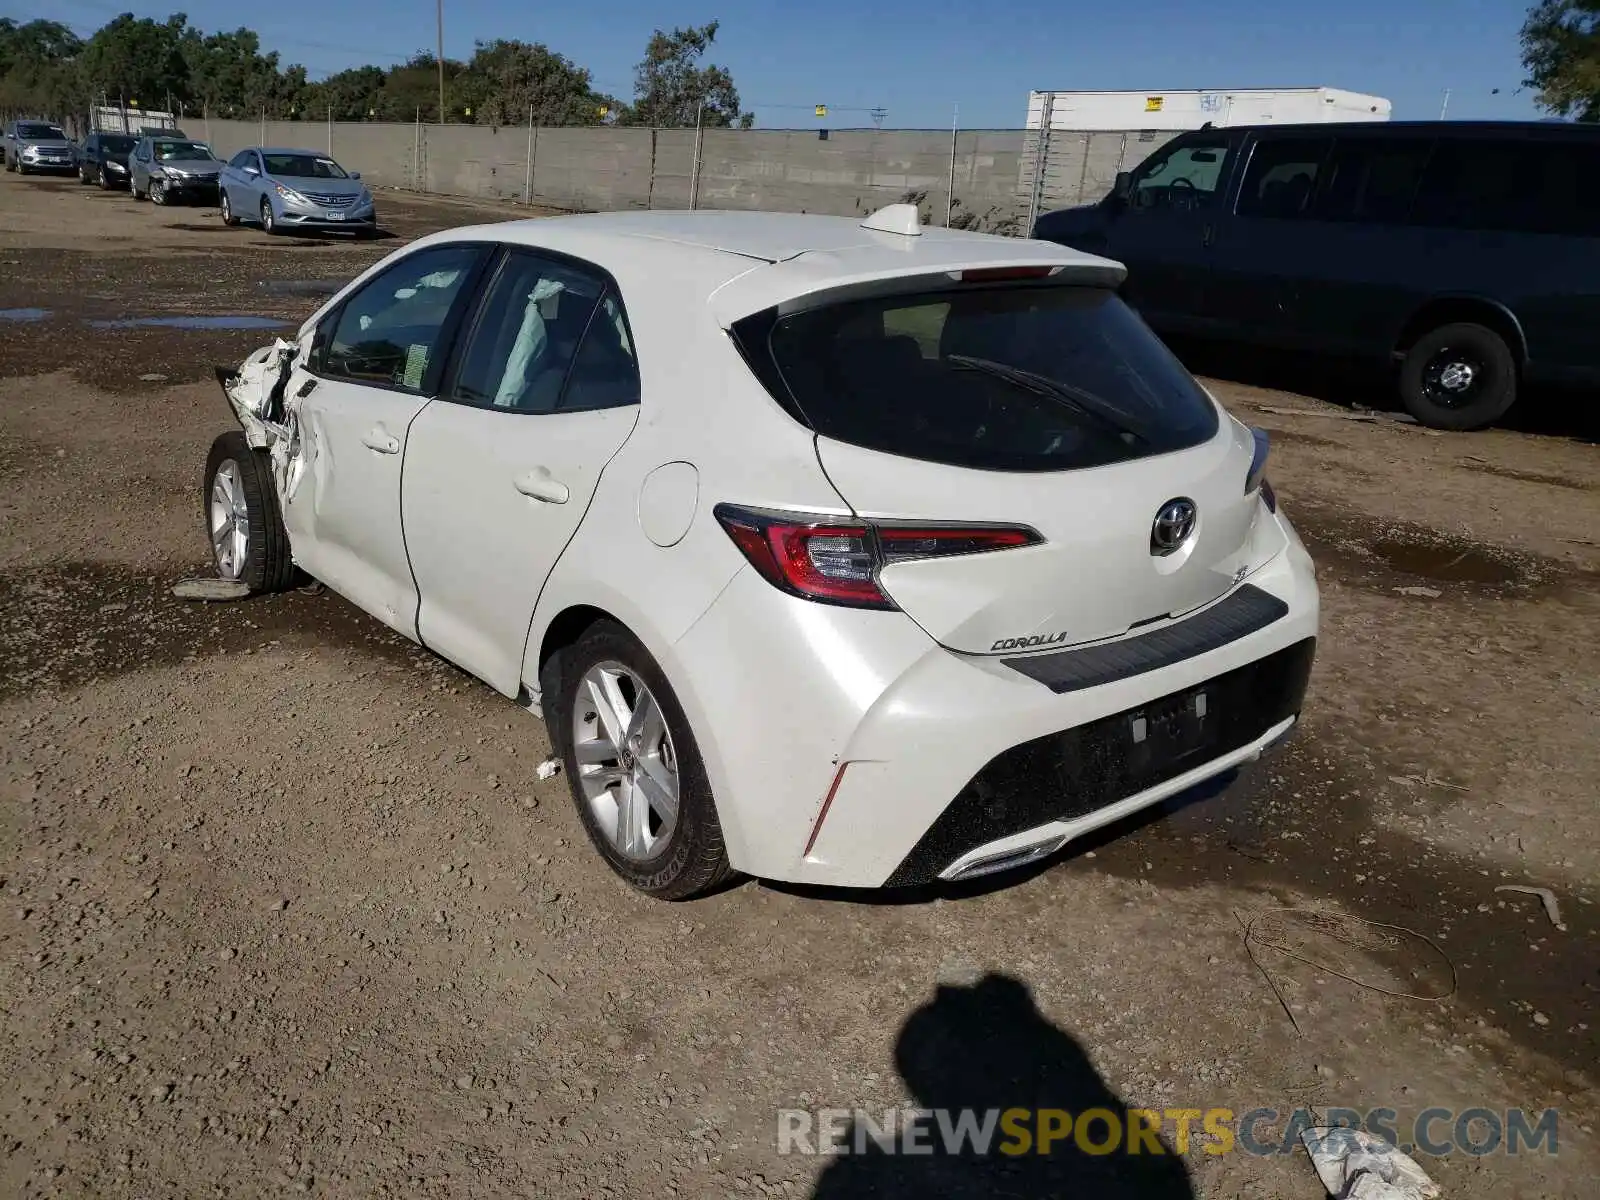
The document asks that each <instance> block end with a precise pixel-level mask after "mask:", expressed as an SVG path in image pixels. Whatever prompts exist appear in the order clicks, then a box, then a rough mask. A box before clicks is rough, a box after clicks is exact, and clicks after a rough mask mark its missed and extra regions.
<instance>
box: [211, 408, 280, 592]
mask: <svg viewBox="0 0 1600 1200" xmlns="http://www.w3.org/2000/svg"><path fill="white" fill-rule="evenodd" d="M200 508H201V511H202V512H203V513H204V514H205V523H206V537H207V539H208V540H209V541H210V543H211V560H212V562H213V563H214V564H215V565H216V568H217V577H218V578H220V579H237V580H242V581H243V582H244V583H245V584H247V585H248V586H249V588H250V590H251V591H252V592H281V591H284V590H285V589H286V588H288V587H289V586H290V584H292V583H293V582H294V579H295V566H294V559H293V557H292V556H291V554H290V550H289V532H288V530H286V529H285V528H284V527H283V516H282V514H281V512H280V511H279V509H278V493H277V491H276V489H275V488H274V487H273V483H272V467H271V460H270V459H269V458H268V457H267V452H266V451H265V450H255V449H252V448H251V446H250V443H249V442H247V441H245V437H244V434H243V433H241V432H239V431H238V430H234V431H233V432H231V433H224V434H222V435H221V436H220V437H218V438H217V440H216V441H214V442H212V443H211V453H210V455H208V456H207V458H206V479H205V487H204V490H203V491H202V492H201V494H200Z"/></svg>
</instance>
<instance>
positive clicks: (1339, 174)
mask: <svg viewBox="0 0 1600 1200" xmlns="http://www.w3.org/2000/svg"><path fill="white" fill-rule="evenodd" d="M1432 149H1433V139H1432V138H1404V137H1360V138H1342V139H1340V141H1339V142H1338V144H1337V145H1336V146H1335V147H1334V151H1333V157H1332V158H1331V159H1330V160H1329V161H1328V165H1327V168H1326V170H1325V171H1324V173H1323V184H1322V189H1321V191H1320V192H1319V193H1318V195H1317V197H1316V199H1315V201H1314V202H1313V204H1312V215H1313V216H1315V217H1316V218H1317V219H1318V220H1322V221H1359V222H1364V223H1371V224H1395V223H1400V222H1403V221H1405V219H1406V217H1407V215H1408V214H1409V213H1410V211H1411V200H1412V197H1413V196H1414V195H1415V194H1416V191H1417V184H1418V182H1419V181H1420V180H1421V178H1422V170H1423V168H1424V167H1425V166H1426V165H1427V162H1428V155H1429V152H1430V151H1431V150H1432Z"/></svg>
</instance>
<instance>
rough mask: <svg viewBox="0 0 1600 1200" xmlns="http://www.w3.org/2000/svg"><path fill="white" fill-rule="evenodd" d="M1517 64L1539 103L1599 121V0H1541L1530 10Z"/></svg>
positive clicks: (1564, 113) (1563, 113)
mask: <svg viewBox="0 0 1600 1200" xmlns="http://www.w3.org/2000/svg"><path fill="white" fill-rule="evenodd" d="M1522 65H1523V66H1524V67H1525V68H1526V69H1527V71H1528V78H1527V79H1526V80H1524V83H1525V84H1526V86H1528V87H1531V88H1536V89H1537V90H1538V97H1537V99H1538V103H1539V107H1540V108H1543V109H1545V110H1546V111H1547V112H1552V113H1555V114H1556V115H1558V116H1562V117H1575V118H1577V119H1578V120H1580V121H1600V0H1542V3H1540V4H1538V5H1536V6H1534V7H1533V8H1532V9H1530V10H1529V12H1528V19H1527V21H1526V22H1525V23H1524V24H1523V26H1522Z"/></svg>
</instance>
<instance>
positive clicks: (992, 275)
mask: <svg viewBox="0 0 1600 1200" xmlns="http://www.w3.org/2000/svg"><path fill="white" fill-rule="evenodd" d="M1060 269H1061V268H1060V267H1047V266H1040V267H969V268H967V269H966V270H965V271H962V272H961V275H960V279H961V282H962V283H1006V282H1008V281H1010V280H1015V279H1048V278H1050V276H1052V275H1054V274H1055V273H1056V272H1057V271H1059V270H1060Z"/></svg>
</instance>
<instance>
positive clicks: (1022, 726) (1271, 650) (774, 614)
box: [672, 522, 1318, 887]
mask: <svg viewBox="0 0 1600 1200" xmlns="http://www.w3.org/2000/svg"><path fill="white" fill-rule="evenodd" d="M1283 524H1284V526H1285V529H1286V531H1287V532H1289V536H1288V539H1287V542H1288V544H1287V547H1286V549H1285V550H1284V551H1283V552H1281V553H1279V554H1278V555H1277V556H1276V557H1275V558H1273V559H1272V560H1271V561H1270V562H1268V563H1267V564H1266V565H1264V566H1263V567H1262V568H1260V569H1259V570H1258V571H1257V572H1256V573H1255V574H1253V575H1252V576H1251V577H1250V580H1249V583H1250V585H1252V586H1253V587H1254V588H1256V589H1258V590H1259V591H1261V592H1263V593H1266V594H1267V595H1269V596H1271V597H1274V598H1275V599H1276V600H1278V601H1280V602H1281V615H1280V616H1277V617H1276V618H1275V619H1273V620H1271V621H1270V622H1268V623H1266V624H1264V625H1259V627H1253V628H1252V627H1248V626H1246V627H1243V628H1244V632H1242V633H1240V634H1239V635H1238V636H1236V637H1233V638H1232V639H1231V640H1226V641H1222V642H1221V643H1220V644H1219V643H1217V642H1216V641H1215V639H1213V641H1211V642H1204V643H1197V645H1196V649H1197V652H1195V653H1193V654H1191V655H1190V656H1188V657H1182V658H1178V659H1176V660H1173V659H1172V656H1171V655H1167V656H1165V657H1158V658H1155V659H1151V660H1150V661H1149V662H1148V663H1141V664H1140V669H1139V670H1138V671H1137V672H1136V673H1133V674H1126V675H1123V676H1121V677H1115V678H1111V680H1110V681H1109V682H1101V683H1095V682H1092V681H1091V682H1090V683H1089V684H1087V685H1084V686H1074V687H1073V688H1072V689H1071V690H1065V691H1057V690H1053V688H1052V687H1051V686H1050V685H1049V684H1047V683H1045V682H1041V681H1040V680H1038V679H1036V678H1030V677H1029V676H1028V675H1025V674H1023V673H1022V672H1021V671H1019V670H1017V669H1016V668H1015V667H1013V666H1008V665H1007V664H1006V663H1005V662H1003V661H1001V660H1000V659H999V658H996V657H993V656H973V655H961V654H956V653H952V652H950V651H948V650H945V649H943V648H942V647H940V646H938V645H937V644H935V643H934V642H933V641H932V640H931V639H930V638H928V636H927V635H926V634H925V633H923V632H922V630H921V629H919V628H918V627H917V626H916V625H915V624H914V623H913V622H911V621H909V620H907V619H906V618H905V617H904V616H903V615H901V614H898V613H881V612H866V611H861V610H853V609H840V608H831V607H828V606H823V605H817V604H813V603H810V602H808V601H803V600H798V599H793V598H791V597H788V596H785V595H783V594H781V593H779V592H777V591H776V590H775V589H773V588H771V587H770V586H769V585H767V584H766V583H765V582H764V581H762V580H761V579H760V578H759V577H758V576H756V575H754V574H753V572H750V571H744V572H741V574H740V575H739V576H738V577H736V578H735V580H734V581H733V582H732V583H731V584H730V585H729V586H728V588H727V589H725V591H724V592H723V594H722V596H721V597H719V599H718V601H717V603H716V604H714V605H713V606H712V608H711V609H710V610H709V611H708V612H707V613H706V614H705V615H704V616H703V617H702V618H701V620H700V621H699V622H698V623H697V624H696V625H695V627H694V628H693V629H691V630H690V631H689V633H688V634H687V635H685V637H684V638H683V639H682V640H681V641H680V642H679V643H678V644H677V646H675V647H674V663H673V671H672V673H673V675H674V682H675V684H676V683H678V682H679V681H681V684H682V686H681V687H680V688H679V690H680V693H681V694H680V699H682V700H684V701H685V708H686V710H688V712H689V715H690V717H691V720H692V721H693V722H694V725H695V728H696V730H697V731H698V732H699V733H700V738H699V740H700V742H701V751H702V754H703V756H704V757H705V759H706V766H707V771H708V774H709V775H710V778H711V781H712V785H713V788H714V790H715V793H716V796H717V809H718V814H719V816H720V818H721V820H722V824H723V830H724V834H725V836H726V838H727V842H728V847H729V854H730V858H731V859H732V861H733V864H734V866H736V867H737V868H739V869H740V870H743V871H746V872H748V873H750V874H753V875H756V876H759V877H762V878H769V879H780V880H788V881H792V882H799V883H812V884H821V885H832V886H844V887H878V886H899V885H909V884H917V883H925V882H928V881H930V880H933V879H937V878H945V879H950V878H958V877H962V876H966V875H972V874H978V873H983V871H984V870H986V869H992V868H993V867H994V866H995V865H996V864H998V865H1001V866H1007V865H1016V862H1017V860H1018V858H1019V856H1020V857H1021V859H1022V861H1026V860H1027V858H1029V857H1039V856H1042V855H1043V854H1045V853H1048V852H1049V851H1051V850H1053V849H1055V848H1057V847H1059V846H1060V845H1063V844H1065V842H1066V841H1068V840H1070V839H1071V838H1073V837H1077V836H1079V835H1081V834H1082V833H1085V832H1087V831H1089V830H1090V829H1093V828H1096V827H1098V826H1100V825H1104V824H1107V823H1109V822H1111V821H1114V820H1117V819H1118V818H1120V817H1123V816H1125V815H1127V814H1128V813H1131V812H1134V811H1136V810H1138V809H1140V808H1143V807H1146V806H1148V805H1151V804H1155V803H1158V802H1159V801H1161V800H1163V799H1165V798H1167V797H1169V796H1171V795H1173V794H1175V793H1177V792H1180V791H1184V790H1185V789H1188V788H1190V787H1193V786H1195V785H1196V784H1198V783H1202V782H1204V781H1206V780H1208V779H1212V778H1214V777H1216V776H1219V775H1222V774H1224V773H1226V772H1228V771H1230V770H1232V769H1233V768H1235V767H1237V766H1238V765H1239V764H1240V763H1241V762H1244V761H1248V760H1249V759H1251V758H1253V757H1255V756H1257V755H1259V754H1260V752H1261V751H1262V750H1263V749H1264V748H1265V747H1267V746H1269V745H1270V744H1271V743H1273V742H1274V741H1276V740H1277V739H1279V738H1281V737H1282V736H1283V735H1284V734H1285V733H1287V732H1288V731H1289V729H1290V728H1292V726H1293V724H1294V721H1295V719H1296V717H1297V716H1298V714H1299V711H1300V706H1301V703H1302V700H1303V696H1304V692H1305V687H1306V677H1307V675H1308V673H1309V669H1310V664H1311V657H1312V654H1313V651H1314V646H1315V637H1316V632H1317V623H1318V599H1317V590H1316V581H1315V576H1314V573H1313V569H1312V566H1311V561H1310V559H1309V557H1308V556H1307V555H1306V552H1305V550H1304V548H1303V546H1302V545H1301V544H1300V541H1299V539H1298V538H1297V537H1295V536H1293V534H1292V531H1288V526H1287V522H1284V523H1283ZM1198 615H1203V614H1198ZM1198 615H1197V616H1198ZM1189 619H1190V620H1194V619H1196V617H1191V618H1189ZM1175 625H1176V623H1175ZM1174 627H1175V626H1174ZM1207 647H1209V648H1207ZM1103 677H1104V676H1097V678H1103ZM1056 682H1057V683H1058V684H1059V680H1057V681H1056ZM1201 685H1205V691H1206V696H1207V700H1206V702H1207V703H1208V704H1209V705H1210V706H1211V707H1210V710H1209V711H1210V713H1211V715H1212V725H1211V726H1209V727H1207V728H1208V732H1207V735H1206V736H1205V738H1204V739H1203V740H1202V741H1200V742H1199V743H1198V744H1196V745H1193V746H1191V747H1189V748H1188V749H1187V750H1186V751H1185V752H1184V753H1182V754H1176V755H1169V756H1155V757H1153V756H1152V755H1151V754H1150V753H1149V752H1148V748H1146V749H1145V750H1140V749H1139V748H1138V747H1136V746H1133V745H1131V738H1130V733H1129V730H1130V728H1131V724H1130V723H1131V721H1132V720H1133V719H1134V718H1135V717H1136V716H1139V715H1141V714H1142V713H1143V712H1145V711H1146V710H1148V711H1149V712H1150V713H1151V714H1152V719H1156V714H1158V713H1159V712H1160V711H1162V709H1163V702H1165V703H1166V705H1167V706H1171V705H1173V704H1181V703H1188V702H1190V700H1189V698H1190V697H1191V696H1192V693H1193V691H1194V689H1197V688H1200V687H1201ZM1174 698H1177V699H1174ZM713 734H714V737H713V736H711V735H713ZM1152 744H1153V743H1152ZM1035 851H1036V853H1035Z"/></svg>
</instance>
